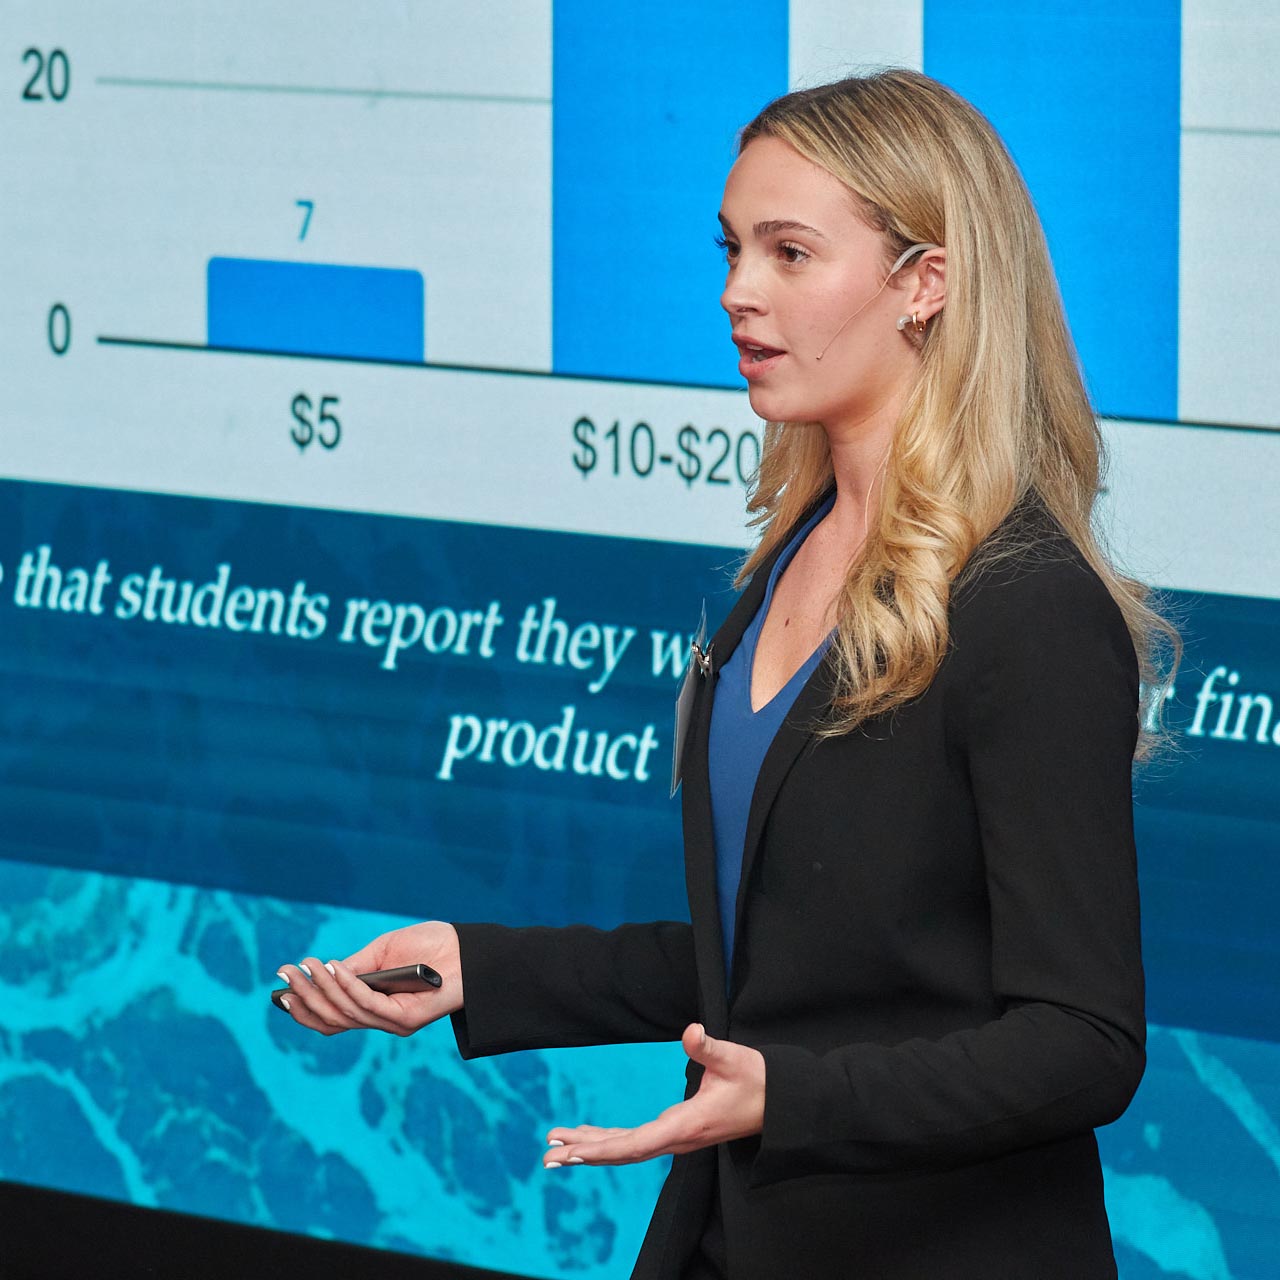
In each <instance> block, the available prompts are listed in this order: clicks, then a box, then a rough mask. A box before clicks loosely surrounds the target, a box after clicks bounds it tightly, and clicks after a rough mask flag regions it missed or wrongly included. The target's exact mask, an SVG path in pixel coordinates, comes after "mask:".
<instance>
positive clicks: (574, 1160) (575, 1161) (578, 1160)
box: [565, 1156, 587, 1164]
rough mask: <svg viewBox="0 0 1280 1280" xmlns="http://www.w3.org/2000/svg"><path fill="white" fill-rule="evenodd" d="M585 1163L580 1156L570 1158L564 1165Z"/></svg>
mask: <svg viewBox="0 0 1280 1280" xmlns="http://www.w3.org/2000/svg"><path fill="white" fill-rule="evenodd" d="M586 1163H587V1162H586V1161H585V1160H584V1159H583V1158H582V1157H581V1156H570V1157H569V1158H568V1159H567V1160H566V1161H565V1164H586Z"/></svg>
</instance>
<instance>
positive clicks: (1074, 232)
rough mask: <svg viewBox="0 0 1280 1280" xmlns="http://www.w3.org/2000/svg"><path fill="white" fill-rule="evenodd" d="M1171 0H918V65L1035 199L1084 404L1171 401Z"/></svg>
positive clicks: (1141, 405) (1174, 210) (1175, 18)
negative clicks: (972, 117) (970, 114)
mask: <svg viewBox="0 0 1280 1280" xmlns="http://www.w3.org/2000/svg"><path fill="white" fill-rule="evenodd" d="M1181 59H1182V10H1181V5H1180V4H1179V0H1131V3H1128V4H1124V5H1117V4H1115V3H1113V2H1112V0H1041V2H1040V3H1036V4H1028V3H1026V0H981V3H970V2H969V0H963V2H962V0H925V7H924V69H925V70H926V71H927V72H928V73H929V74H930V75H931V76H936V77H937V78H938V79H939V80H942V81H944V82H945V83H947V84H949V85H950V86H951V87H952V88H954V89H956V90H957V91H958V92H960V93H962V94H964V96H965V97H966V98H968V99H970V101H972V102H973V103H974V104H975V105H976V106H977V107H978V108H979V109H980V110H981V111H982V112H983V113H984V114H985V115H986V116H987V117H988V118H989V119H990V120H991V122H992V123H993V124H994V125H995V126H996V128H997V129H998V130H999V131H1000V133H1001V135H1002V136H1003V138H1004V139H1005V141H1006V143H1008V145H1009V149H1010V151H1012V153H1013V156H1014V159H1015V160H1016V161H1017V162H1018V165H1019V167H1020V168H1021V169H1022V172H1023V175H1024V176H1025V177H1026V180H1027V185H1028V186H1029V187H1030V188H1031V194H1032V196H1033V198H1034V199H1035V202H1036V207H1037V208H1038V209H1039V211H1040V216H1041V218H1042V220H1043V222H1044V226H1045V232H1046V234H1047V236H1048V239H1049V248H1050V251H1051V253H1052V254H1053V260H1054V266H1055V267H1056V269H1057V272H1058V280H1059V283H1060V284H1061V287H1062V296H1063V301H1064V302H1065V304H1066V309H1067V318H1068V320H1069V321H1070V324H1071V329H1072V333H1073V334H1074V336H1075V340H1076V346H1077V348H1078V349H1079V352H1080V358H1081V362H1082V364H1083V365H1084V371H1085V376H1086V379H1087V381H1088V384H1089V389H1090V391H1091V393H1092V395H1093V398H1094V402H1095V404H1096V405H1097V407H1098V409H1099V410H1100V411H1101V412H1102V413H1104V414H1110V415H1114V416H1116V417H1143V418H1176V417H1177V416H1178V219H1179V153H1180V142H1181V137H1180V118H1179V106H1180V97H1181V84H1182V74H1181V73H1182V62H1181Z"/></svg>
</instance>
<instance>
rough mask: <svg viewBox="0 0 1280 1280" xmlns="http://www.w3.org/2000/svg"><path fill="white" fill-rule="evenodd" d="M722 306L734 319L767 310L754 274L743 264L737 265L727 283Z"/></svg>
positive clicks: (721, 300) (730, 273)
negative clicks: (747, 313) (752, 312)
mask: <svg viewBox="0 0 1280 1280" xmlns="http://www.w3.org/2000/svg"><path fill="white" fill-rule="evenodd" d="M720 305H721V306H722V307H723V308H724V309H725V311H727V312H728V313H729V316H730V317H731V318H732V317H734V316H738V315H742V314H743V313H744V312H748V311H755V312H762V311H765V310H766V309H767V306H766V303H765V299H764V294H763V293H762V291H761V290H760V288H759V285H758V283H757V281H756V278H755V276H754V275H753V273H752V272H751V271H750V270H749V269H748V268H747V267H746V265H745V264H744V263H742V262H738V263H736V264H735V265H734V266H733V268H732V269H731V270H730V272H729V278H728V279H727V280H726V281H725V285H724V292H723V293H721V295H720Z"/></svg>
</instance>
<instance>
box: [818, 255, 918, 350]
mask: <svg viewBox="0 0 1280 1280" xmlns="http://www.w3.org/2000/svg"><path fill="white" fill-rule="evenodd" d="M940 248H942V246H941V245H938V244H913V245H912V246H911V247H910V248H909V249H905V250H904V251H903V252H902V253H900V254H899V255H898V258H897V261H896V262H895V263H894V264H893V266H891V267H890V268H889V274H888V275H887V276H885V278H884V280H883V281H881V284H880V287H879V288H878V289H877V290H876V291H875V293H873V294H872V295H871V297H869V298H868V299H867V300H866V302H864V303H863V304H862V306H860V307H859V308H858V309H857V311H855V312H854V313H853V315H851V316H848V317H846V319H845V321H844V324H842V325H841V326H840V328H838V329H837V330H836V331H835V333H833V334H832V335H831V337H830V338H829V339H828V340H827V345H826V346H825V347H823V348H822V350H821V351H819V352H818V354H817V355H816V356H815V357H814V359H815V360H821V359H822V357H823V356H825V355H826V354H827V350H828V349H829V348H830V346H831V344H832V343H833V342H834V341H835V340H836V339H837V338H838V337H839V336H840V335H841V334H842V333H843V332H844V330H845V326H846V325H847V324H848V323H849V321H850V320H853V319H854V318H855V317H856V316H860V315H861V314H862V313H863V312H864V311H865V310H866V309H867V308H868V307H869V306H870V305H871V304H872V303H873V302H874V301H875V300H876V299H877V298H878V297H879V296H880V295H881V294H882V293H883V292H884V289H885V285H887V284H888V283H889V281H890V280H892V279H893V277H894V276H895V275H896V274H897V273H898V272H899V271H901V270H902V267H903V264H904V263H905V262H906V261H907V259H908V258H912V257H914V256H915V255H916V254H917V253H923V252H924V251H925V250H926V249H940ZM916 314H919V313H916ZM908 323H911V324H912V325H913V326H914V328H915V331H916V332H917V333H923V332H924V325H923V324H921V323H920V322H919V321H918V320H916V319H915V316H899V317H898V329H899V330H902V329H904V328H906V326H907V324H908Z"/></svg>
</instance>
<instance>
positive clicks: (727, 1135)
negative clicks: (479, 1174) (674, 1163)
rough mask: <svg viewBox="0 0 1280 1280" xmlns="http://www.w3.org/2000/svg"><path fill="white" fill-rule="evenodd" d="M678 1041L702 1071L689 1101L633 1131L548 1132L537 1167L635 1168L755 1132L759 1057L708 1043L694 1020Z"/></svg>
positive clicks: (586, 1127)
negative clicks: (543, 1152)
mask: <svg viewBox="0 0 1280 1280" xmlns="http://www.w3.org/2000/svg"><path fill="white" fill-rule="evenodd" d="M681 1043H682V1044H683V1046H684V1051H685V1053H687V1054H688V1055H689V1057H690V1058H691V1059H693V1061H694V1062H699V1063H701V1064H702V1066H703V1068H704V1070H703V1074H702V1082H701V1083H700V1084H699V1085H698V1092H697V1093H695V1094H694V1095H693V1097H692V1098H689V1099H687V1100H686V1101H684V1102H678V1103H676V1105H675V1106H674V1107H668V1108H667V1109H666V1110H665V1111H664V1112H663V1113H662V1114H661V1115H660V1116H658V1118H657V1119H656V1120H650V1121H649V1122H648V1124H642V1125H640V1126H639V1128H636V1129H601V1128H599V1127H597V1126H596V1125H592V1124H580V1125H578V1126H577V1128H574V1129H563V1128H557V1129H552V1130H551V1131H550V1132H549V1133H548V1134H547V1142H548V1144H549V1145H550V1150H549V1151H548V1152H547V1153H546V1155H545V1156H543V1158H542V1163H543V1167H544V1168H547V1169H558V1168H560V1166H561V1165H566V1164H635V1163H636V1162H637V1161H640V1160H652V1159H653V1157H654V1156H665V1155H683V1154H684V1153H685V1152H686V1151H697V1150H698V1149H699V1148H700V1147H711V1146H714V1145H715V1144H716V1143H718V1142H729V1141H731V1140H732V1139H734V1138H745V1137H747V1136H748V1135H749V1134H753V1133H759V1132H760V1130H761V1128H762V1127H763V1125H764V1057H763V1056H762V1055H761V1053H760V1052H759V1051H758V1050H756V1049H749V1048H748V1047H747V1046H746V1045H744V1044H734V1043H733V1042H732V1041H730V1040H713V1039H712V1038H711V1037H710V1036H709V1035H707V1033H706V1030H705V1028H703V1027H702V1026H701V1025H700V1024H699V1023H696V1022H695V1023H692V1024H691V1025H690V1026H688V1027H686V1028H685V1031H684V1035H683V1036H682V1037H681Z"/></svg>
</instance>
